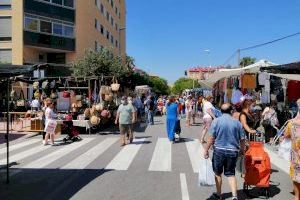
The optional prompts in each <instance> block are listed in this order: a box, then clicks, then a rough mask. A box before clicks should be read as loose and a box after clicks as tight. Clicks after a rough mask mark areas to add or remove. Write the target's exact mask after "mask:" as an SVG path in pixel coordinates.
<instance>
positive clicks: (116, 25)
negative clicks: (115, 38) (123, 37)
mask: <svg viewBox="0 0 300 200" xmlns="http://www.w3.org/2000/svg"><path fill="white" fill-rule="evenodd" d="M115 27H116V31H118V24H117V23H116V24H115Z"/></svg>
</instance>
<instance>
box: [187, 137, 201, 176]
mask: <svg viewBox="0 0 300 200" xmlns="http://www.w3.org/2000/svg"><path fill="white" fill-rule="evenodd" d="M185 145H186V148H187V151H188V154H189V157H190V161H191V164H192V167H193V171H194V173H198V171H199V168H200V157H202V156H203V152H204V149H203V146H202V144H200V143H199V140H193V141H190V142H186V143H185Z"/></svg>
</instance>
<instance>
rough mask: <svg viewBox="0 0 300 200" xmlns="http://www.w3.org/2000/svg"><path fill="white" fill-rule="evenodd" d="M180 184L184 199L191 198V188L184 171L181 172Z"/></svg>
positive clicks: (188, 199)
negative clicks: (189, 188)
mask: <svg viewBox="0 0 300 200" xmlns="http://www.w3.org/2000/svg"><path fill="white" fill-rule="evenodd" d="M180 186H181V196H182V200H190V197H189V190H188V186H187V183H186V176H185V174H184V173H180Z"/></svg>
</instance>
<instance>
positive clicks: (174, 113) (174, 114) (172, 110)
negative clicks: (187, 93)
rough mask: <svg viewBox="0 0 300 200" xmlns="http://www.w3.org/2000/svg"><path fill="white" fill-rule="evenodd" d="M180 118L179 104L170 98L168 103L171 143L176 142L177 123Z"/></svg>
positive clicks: (168, 131) (168, 128)
mask: <svg viewBox="0 0 300 200" xmlns="http://www.w3.org/2000/svg"><path fill="white" fill-rule="evenodd" d="M178 116H179V109H178V104H177V103H176V102H175V99H174V97H170V98H169V101H168V103H167V133H168V138H169V140H170V142H172V143H174V142H175V132H176V123H177V120H178Z"/></svg>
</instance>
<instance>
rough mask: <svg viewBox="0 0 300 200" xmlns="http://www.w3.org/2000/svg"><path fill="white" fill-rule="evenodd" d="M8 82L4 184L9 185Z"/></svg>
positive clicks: (8, 86) (8, 82)
mask: <svg viewBox="0 0 300 200" xmlns="http://www.w3.org/2000/svg"><path fill="white" fill-rule="evenodd" d="M9 84H10V81H9V78H7V94H6V109H7V110H6V116H7V117H6V135H5V139H6V184H9V118H10V116H9V96H10V95H9V94H10V93H9V89H10V85H9Z"/></svg>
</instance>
